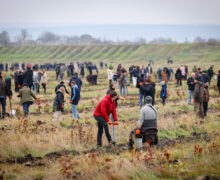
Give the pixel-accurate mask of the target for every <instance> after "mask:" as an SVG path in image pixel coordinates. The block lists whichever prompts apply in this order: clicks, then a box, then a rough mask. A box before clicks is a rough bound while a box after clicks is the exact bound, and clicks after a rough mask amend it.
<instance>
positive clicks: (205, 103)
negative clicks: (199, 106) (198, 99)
mask: <svg viewBox="0 0 220 180" xmlns="http://www.w3.org/2000/svg"><path fill="white" fill-rule="evenodd" d="M203 110H204V116H205V117H206V115H207V111H208V102H203Z"/></svg>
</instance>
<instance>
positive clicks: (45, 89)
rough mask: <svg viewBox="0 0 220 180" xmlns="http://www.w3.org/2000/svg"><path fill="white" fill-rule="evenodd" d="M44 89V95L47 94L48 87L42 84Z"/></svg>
mask: <svg viewBox="0 0 220 180" xmlns="http://www.w3.org/2000/svg"><path fill="white" fill-rule="evenodd" d="M42 87H43V89H44V94H46V91H47V88H46V85H45V84H44V83H42Z"/></svg>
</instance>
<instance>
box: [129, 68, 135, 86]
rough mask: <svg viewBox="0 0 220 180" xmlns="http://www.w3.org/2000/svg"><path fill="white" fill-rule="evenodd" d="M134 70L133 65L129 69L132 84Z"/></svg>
mask: <svg viewBox="0 0 220 180" xmlns="http://www.w3.org/2000/svg"><path fill="white" fill-rule="evenodd" d="M133 69H134V67H133V65H132V66H130V67H129V74H130V83H132V77H133Z"/></svg>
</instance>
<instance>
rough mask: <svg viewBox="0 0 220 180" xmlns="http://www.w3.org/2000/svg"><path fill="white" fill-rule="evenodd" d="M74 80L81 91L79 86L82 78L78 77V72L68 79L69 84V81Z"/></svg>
mask: <svg viewBox="0 0 220 180" xmlns="http://www.w3.org/2000/svg"><path fill="white" fill-rule="evenodd" d="M72 81H74V82H76V85H77V86H78V88H79V91H81V87H82V80H81V79H80V78H79V77H78V74H73V75H72V77H71V79H70V81H69V86H70V87H71V82H72Z"/></svg>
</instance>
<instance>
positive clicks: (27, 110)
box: [22, 102, 31, 113]
mask: <svg viewBox="0 0 220 180" xmlns="http://www.w3.org/2000/svg"><path fill="white" fill-rule="evenodd" d="M30 105H31V102H24V103H23V104H22V106H23V111H24V113H28V112H29V106H30Z"/></svg>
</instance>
